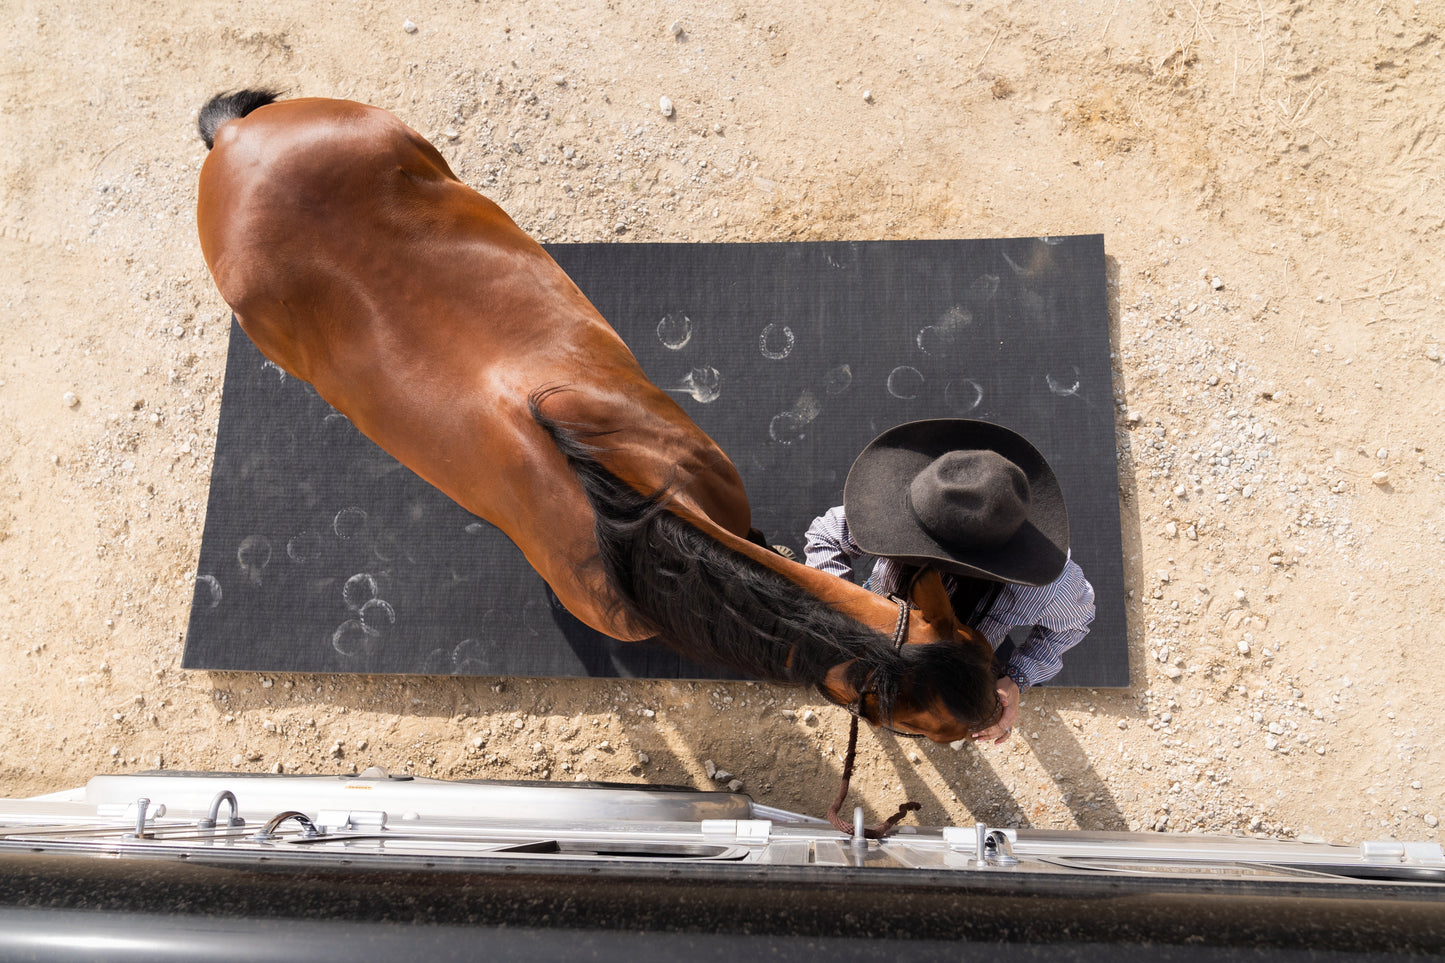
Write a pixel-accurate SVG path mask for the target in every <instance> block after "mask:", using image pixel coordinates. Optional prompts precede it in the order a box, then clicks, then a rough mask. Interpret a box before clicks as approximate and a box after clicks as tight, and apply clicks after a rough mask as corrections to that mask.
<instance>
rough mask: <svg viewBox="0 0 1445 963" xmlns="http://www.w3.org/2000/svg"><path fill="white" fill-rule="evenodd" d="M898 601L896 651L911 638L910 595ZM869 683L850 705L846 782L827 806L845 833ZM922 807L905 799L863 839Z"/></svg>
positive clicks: (877, 835)
mask: <svg viewBox="0 0 1445 963" xmlns="http://www.w3.org/2000/svg"><path fill="white" fill-rule="evenodd" d="M897 602H898V625H897V627H895V628H894V630H893V651H894V652H898V651H899V650H901V649H902V648H903V643H905V642H907V641H908V599H906V598H900V599H897ZM867 691H868V686H867V684H866V683H865V684H864V686H863V690H862V691H861V692H859V693H858V700H857V702H855V703H854V704H853V705H852V706H851V707H850V708H851V709H852V712H853V721H852V723H851V724H850V725H849V727H848V754H847V755H846V756H844V757H843V782H842V784H841V785H840V786H839V787H838V797H837V798H836V799H834V800H833V805H832V806H830V807H828V822H830V823H832V824H833V828H834V829H836V830H838V832H840V833H844V834H845V835H848V836H852V835H853V826H852V825H851V824H850V823H848V822H847V821H845V820H844V819H843V817H842V816H840V815H838V813H839V810H841V809H842V808H843V801H844V800H845V799H847V798H848V782H849V780H851V779H852V778H853V762H854V760H855V759H856V758H857V755H858V716H859V715H860V714H861V713H862V710H863V696H864V695H866V694H867ZM922 808H923V807H922V806H921V805H920V804H918V803H916V802H906V803H904V804H903V805H901V806H899V807H898V812H896V813H894V814H893V815H892V816H889V817H888V818H887V819H885V820H883V822H881V823H879V824H878V825H876V826H872V827H869V828H866V829H864V830H863V838H864V839H882V838H883V837H884V836H887V835H888V834H889V833H891V832H893V829H894V827H895V826H897V825H898V821H899V820H901V819H902V818H903V817H904V816H907V815H908V814H909V813H911V812H916V811H918V810H920V809H922Z"/></svg>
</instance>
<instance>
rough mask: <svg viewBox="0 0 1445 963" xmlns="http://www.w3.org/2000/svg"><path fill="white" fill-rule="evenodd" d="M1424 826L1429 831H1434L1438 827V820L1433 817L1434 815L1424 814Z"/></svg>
mask: <svg viewBox="0 0 1445 963" xmlns="http://www.w3.org/2000/svg"><path fill="white" fill-rule="evenodd" d="M1425 825H1426V826H1429V827H1430V828H1431V829H1434V828H1435V827H1436V826H1438V825H1440V820H1439V819H1437V818H1436V817H1435V814H1434V813H1426V814H1425Z"/></svg>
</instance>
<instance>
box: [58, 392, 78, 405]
mask: <svg viewBox="0 0 1445 963" xmlns="http://www.w3.org/2000/svg"><path fill="white" fill-rule="evenodd" d="M60 400H61V401H63V402H65V407H67V408H74V407H75V406H76V405H78V404H80V399H79V398H77V397H76V396H75V392H73V391H67V392H66V393H65V394H63V395H61V396H60Z"/></svg>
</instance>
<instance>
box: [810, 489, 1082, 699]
mask: <svg viewBox="0 0 1445 963" xmlns="http://www.w3.org/2000/svg"><path fill="white" fill-rule="evenodd" d="M804 551H805V552H806V553H807V562H808V564H809V565H810V566H812V567H813V568H816V569H819V570H820V571H824V572H829V573H831V574H833V575H837V576H840V577H842V578H846V579H850V580H851V579H852V578H853V563H854V561H856V560H858V559H860V558H864V557H865V555H866V553H865V552H864V551H863V550H862V549H861V548H859V547H858V543H857V542H855V541H854V540H853V535H852V533H850V532H849V531H848V519H847V517H846V516H845V515H844V514H843V508H842V506H841V505H840V506H838V507H837V508H832V509H829V510H828V511H827V512H826V513H824V514H823V515H821V516H820V517H818V518H815V519H813V524H812V525H811V526H810V527H809V528H808V534H807V540H806V543H805V545H804ZM867 557H869V558H871V557H872V556H867ZM903 567H904V566H902V565H900V564H899V563H897V562H894V561H893V560H891V559H887V558H880V559H878V560H877V561H876V562H875V563H874V565H873V573H872V574H871V575H870V576H869V577H868V580H867V581H866V582H865V583H864V584H865V585H866V587H867V588H868V589H870V590H871V591H873V592H877V593H878V594H879V595H889V594H892V593H894V592H897V591H898V590H899V587H900V586H899V578H900V570H901V569H902V568H903ZM943 578H944V585H945V586H946V587H947V588H949V590H950V594H952V590H953V588H954V583H953V582H952V580H951V579H950V577H949V576H948V574H947V573H944V576H943ZM1093 621H1094V587H1093V586H1092V585H1090V584H1089V581H1088V579H1086V578H1084V572H1083V570H1082V569H1080V568H1079V566H1078V565H1076V564H1075V563H1074V561H1073V560H1072V559H1070V560H1068V561H1066V562H1065V563H1064V570H1063V572H1061V573H1060V574H1059V577H1058V578H1056V579H1054V580H1053V581H1052V582H1050V583H1049V584H1048V585H1018V584H1015V583H1012V582H1006V583H1004V584H1003V587H1002V589H1001V590H1000V591H999V593H998V597H997V598H996V599H995V600H994V603H993V605H992V606H991V607H990V608H989V610H988V611H987V612H986V613H984V615H983V617H982V619H981V620H980V621H979V624H978V625H977V626H976V628H977V629H978V630H979V631H980V632H982V633H983V635H984V637H985V638H987V639H988V642H989V645H992V646H993V647H994V648H995V649H997V648H998V647H999V646H1000V645H1002V644H1003V641H1004V639H1006V638H1008V634H1009V632H1010V631H1011V630H1013V629H1014V628H1028V629H1029V630H1030V631H1029V634H1028V637H1027V638H1025V639H1024V640H1023V641H1022V642H1019V643H1018V644H1017V645H1015V647H1014V650H1013V654H1012V655H1010V656H1009V662H1008V667H1007V668H1008V674H1009V676H1010V677H1011V678H1012V679H1013V680H1014V681H1015V682H1017V683H1018V686H1019V688H1020V689H1026V688H1028V687H1029V686H1032V685H1038V684H1039V683H1040V682H1047V681H1048V680H1049V679H1052V678H1053V677H1054V676H1056V675H1058V674H1059V670H1060V669H1062V668H1063V667H1064V653H1065V652H1067V651H1069V649H1072V648H1073V647H1074V646H1076V645H1078V644H1079V642H1080V641H1082V640H1083V638H1084V636H1086V635H1088V634H1089V626H1090V625H1092V624H1093Z"/></svg>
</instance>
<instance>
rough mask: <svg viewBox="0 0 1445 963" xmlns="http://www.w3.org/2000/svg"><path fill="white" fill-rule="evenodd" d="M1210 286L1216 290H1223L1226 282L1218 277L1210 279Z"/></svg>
mask: <svg viewBox="0 0 1445 963" xmlns="http://www.w3.org/2000/svg"><path fill="white" fill-rule="evenodd" d="M1209 286H1210V287H1212V288H1213V289H1214V290H1216V291H1222V290H1224V282H1223V281H1221V280H1220V279H1219V278H1217V277H1215V278H1211V279H1210V281H1209Z"/></svg>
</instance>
